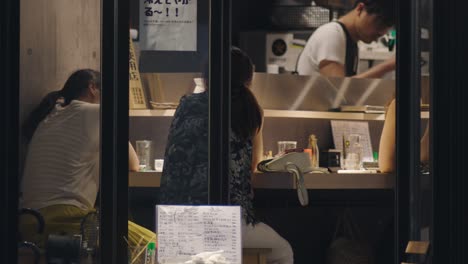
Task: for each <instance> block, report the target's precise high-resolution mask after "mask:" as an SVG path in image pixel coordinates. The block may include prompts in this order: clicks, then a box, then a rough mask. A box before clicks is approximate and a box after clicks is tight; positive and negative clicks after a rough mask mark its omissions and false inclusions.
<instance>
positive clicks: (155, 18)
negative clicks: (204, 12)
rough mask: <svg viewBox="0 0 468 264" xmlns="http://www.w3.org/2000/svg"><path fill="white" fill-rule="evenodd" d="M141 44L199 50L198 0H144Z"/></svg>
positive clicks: (149, 47) (171, 49) (169, 48)
mask: <svg viewBox="0 0 468 264" xmlns="http://www.w3.org/2000/svg"><path fill="white" fill-rule="evenodd" d="M140 47H141V50H161V51H196V50H197V0H140Z"/></svg>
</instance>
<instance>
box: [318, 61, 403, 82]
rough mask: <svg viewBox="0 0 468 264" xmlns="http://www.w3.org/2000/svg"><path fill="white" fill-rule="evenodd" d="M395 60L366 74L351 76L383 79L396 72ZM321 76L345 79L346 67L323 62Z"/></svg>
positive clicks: (332, 62)
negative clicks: (389, 73) (387, 74)
mask: <svg viewBox="0 0 468 264" xmlns="http://www.w3.org/2000/svg"><path fill="white" fill-rule="evenodd" d="M395 65H396V61H395V58H394V57H393V58H390V59H388V60H386V61H384V62H382V63H380V64H377V65H375V66H374V67H372V68H370V69H368V70H367V71H365V72H362V73H360V74H357V75H354V76H351V77H352V78H381V77H383V76H384V75H385V74H386V73H388V72H391V71H393V70H395ZM319 69H320V70H319V71H320V74H322V75H324V76H327V77H345V75H346V74H345V66H344V65H343V64H341V63H338V62H336V61H328V60H323V61H321V62H320V65H319Z"/></svg>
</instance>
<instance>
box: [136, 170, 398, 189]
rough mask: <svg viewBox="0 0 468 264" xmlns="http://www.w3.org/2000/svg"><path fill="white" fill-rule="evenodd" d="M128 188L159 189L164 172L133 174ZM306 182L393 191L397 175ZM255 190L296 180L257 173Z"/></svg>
mask: <svg viewBox="0 0 468 264" xmlns="http://www.w3.org/2000/svg"><path fill="white" fill-rule="evenodd" d="M128 181H129V183H128V184H129V187H155V188H157V187H159V185H160V182H161V172H130V173H129V177H128ZM304 183H305V186H306V188H307V189H310V190H314V189H315V190H322V189H323V190H333V189H336V190H340V189H393V187H394V186H395V175H394V174H388V173H369V174H365V173H358V174H338V173H330V174H323V173H307V174H305V175H304ZM252 186H253V187H254V188H255V189H295V188H296V181H295V179H294V177H293V176H292V175H291V174H289V173H255V175H254V177H253V179H252Z"/></svg>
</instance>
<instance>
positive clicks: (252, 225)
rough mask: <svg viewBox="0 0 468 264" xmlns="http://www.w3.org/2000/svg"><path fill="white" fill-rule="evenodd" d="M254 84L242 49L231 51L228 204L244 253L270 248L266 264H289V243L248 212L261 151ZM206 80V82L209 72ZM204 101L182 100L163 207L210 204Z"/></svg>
mask: <svg viewBox="0 0 468 264" xmlns="http://www.w3.org/2000/svg"><path fill="white" fill-rule="evenodd" d="M252 78H253V64H252V61H251V60H250V58H249V57H248V56H247V54H245V53H244V52H243V51H241V50H240V49H238V48H232V49H231V133H230V166H229V187H230V197H229V198H230V202H231V204H235V205H240V206H241V207H242V213H243V225H242V244H243V247H247V248H249V247H250V248H271V249H272V251H271V253H270V254H269V255H268V256H267V262H268V263H293V252H292V249H291V246H290V245H289V243H288V242H287V241H286V240H285V239H284V238H282V237H281V236H280V235H278V234H277V233H276V232H275V231H274V230H273V229H272V228H271V227H269V226H268V225H266V224H264V223H262V222H260V221H258V219H256V217H255V214H254V210H253V206H252V200H253V190H252V186H251V177H252V174H253V171H255V168H256V165H257V163H258V162H259V161H260V160H261V158H262V150H263V142H262V122H263V111H262V109H261V108H260V106H259V105H258V103H257V100H256V99H255V96H254V95H253V93H252V92H251V91H250V88H249V87H250V85H251V82H252ZM204 79H205V80H206V79H207V71H205V73H204ZM211 89H215V87H211ZM208 99H209V98H208V91H207V89H206V88H205V89H204V91H203V92H201V93H193V94H190V95H185V96H183V97H182V98H181V100H180V103H179V106H178V108H177V110H176V113H175V115H174V119H173V121H172V124H171V128H170V132H169V136H168V142H167V146H166V152H165V157H164V168H163V173H162V178H161V187H160V202H161V203H162V204H184V205H187V204H190V205H202V204H207V203H208V105H209V100H208Z"/></svg>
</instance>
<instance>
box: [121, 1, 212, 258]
mask: <svg viewBox="0 0 468 264" xmlns="http://www.w3.org/2000/svg"><path fill="white" fill-rule="evenodd" d="M166 2H167V1H166ZM176 2H178V3H175V2H173V3H172V4H171V5H168V4H166V3H165V2H164V1H131V2H130V26H131V35H132V41H131V42H132V43H131V45H132V46H133V50H131V56H130V57H131V60H130V91H129V92H130V109H129V142H130V144H131V148H130V151H131V152H130V157H132V155H133V156H134V158H133V159H130V166H129V168H130V172H129V234H128V243H129V252H130V256H131V257H132V259H135V260H137V259H138V258H141V257H144V254H142V255H140V256H138V253H139V252H140V251H141V250H144V249H145V248H146V247H147V245H148V244H149V243H150V242H152V241H154V240H155V231H156V227H155V205H157V204H166V205H168V204H169V205H202V204H208V190H209V189H208V131H209V127H208V121H209V120H208V117H209V115H208V110H209V101H208V99H209V91H208V88H207V85H206V82H207V80H208V72H207V71H208V69H209V68H208V66H209V56H208V54H209V52H208V51H209V49H208V45H209V10H210V9H209V5H210V1H208V0H198V1H176ZM132 54H134V57H133V55H132ZM133 59H134V60H133ZM132 60H133V61H132ZM132 64H133V65H132ZM215 88H216V87H215ZM139 99H141V100H139ZM133 149H134V152H133ZM196 253H199V252H196Z"/></svg>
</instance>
